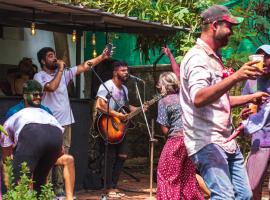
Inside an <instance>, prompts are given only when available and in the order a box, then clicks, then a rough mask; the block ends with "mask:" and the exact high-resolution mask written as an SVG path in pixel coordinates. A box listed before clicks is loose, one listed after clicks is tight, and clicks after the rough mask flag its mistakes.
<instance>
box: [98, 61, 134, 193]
mask: <svg viewBox="0 0 270 200" xmlns="http://www.w3.org/2000/svg"><path fill="white" fill-rule="evenodd" d="M127 79H128V65H127V63H126V62H123V61H115V62H114V63H113V77H112V79H110V80H108V81H106V82H105V86H106V87H107V88H108V89H109V91H110V92H111V95H112V96H113V97H114V99H115V100H116V101H117V102H118V103H119V105H120V106H124V105H126V106H127V105H128V90H127V87H126V86H124V85H123V83H125V82H126V81H127ZM107 94H108V91H107V90H106V89H105V87H104V86H103V85H100V87H99V89H98V92H97V101H96V108H97V110H98V111H99V112H102V113H107V112H108V107H107V102H108V99H107ZM128 107H129V109H130V111H131V112H132V111H134V110H135V109H137V108H136V107H134V106H131V105H128ZM109 116H112V117H117V118H119V119H121V120H126V119H127V116H128V114H124V113H122V112H120V111H119V106H118V105H117V103H116V102H115V101H114V100H113V98H111V99H110V101H109ZM126 159H127V141H126V138H124V139H123V140H122V141H121V142H120V143H119V144H109V145H108V156H107V169H106V172H107V177H106V179H107V180H106V183H107V188H106V189H109V191H108V195H109V197H111V198H113V197H121V196H124V195H125V194H123V193H120V192H119V191H118V190H117V189H116V186H117V182H118V179H119V176H120V173H121V171H122V168H123V165H124V161H125V160H126ZM104 181H105V180H104Z"/></svg>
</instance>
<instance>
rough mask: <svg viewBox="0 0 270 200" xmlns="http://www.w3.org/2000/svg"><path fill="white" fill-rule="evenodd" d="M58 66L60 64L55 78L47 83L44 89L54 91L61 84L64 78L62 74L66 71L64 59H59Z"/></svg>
mask: <svg viewBox="0 0 270 200" xmlns="http://www.w3.org/2000/svg"><path fill="white" fill-rule="evenodd" d="M57 66H58V71H57V73H56V75H55V76H54V78H53V79H52V80H51V81H50V82H47V83H45V85H44V91H47V92H54V91H55V90H57V88H58V87H59V84H60V81H61V79H62V75H63V72H64V67H65V63H64V61H63V60H57Z"/></svg>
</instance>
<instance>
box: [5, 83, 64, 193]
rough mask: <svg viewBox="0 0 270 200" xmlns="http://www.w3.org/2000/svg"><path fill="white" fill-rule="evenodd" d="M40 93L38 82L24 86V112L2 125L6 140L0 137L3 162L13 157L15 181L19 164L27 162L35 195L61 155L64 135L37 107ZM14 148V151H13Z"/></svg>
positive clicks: (15, 114)
mask: <svg viewBox="0 0 270 200" xmlns="http://www.w3.org/2000/svg"><path fill="white" fill-rule="evenodd" d="M41 92H42V86H41V85H40V84H39V83H38V82H37V81H28V82H27V83H25V84H24V86H23V100H24V101H23V104H24V108H23V109H20V110H19V111H18V112H16V113H14V114H12V115H11V116H10V117H9V118H8V119H7V120H6V121H5V123H4V128H5V130H6V131H7V132H8V134H9V136H4V135H3V134H2V135H1V146H2V150H3V160H5V159H6V157H7V156H11V155H12V154H13V155H14V159H13V169H14V177H15V180H19V177H20V170H21V164H22V162H26V163H27V166H28V167H29V169H30V172H31V174H32V175H33V181H34V184H33V187H34V189H35V190H36V191H37V192H38V193H40V191H41V186H42V185H44V184H45V183H46V178H47V175H48V173H49V171H50V169H51V167H52V166H53V165H54V163H55V162H56V161H57V159H58V157H60V155H61V152H62V141H63V135H62V133H63V131H64V129H63V128H62V126H61V125H60V124H59V123H58V121H57V120H56V119H55V117H53V116H52V115H51V114H50V113H48V111H47V110H46V109H44V108H43V109H42V108H41V107H40V102H41V96H42V95H41ZM52 138H53V140H52ZM15 146H16V149H13V147H15ZM13 151H14V153H13Z"/></svg>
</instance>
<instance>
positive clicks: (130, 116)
mask: <svg viewBox="0 0 270 200" xmlns="http://www.w3.org/2000/svg"><path fill="white" fill-rule="evenodd" d="M161 98H162V96H161V95H159V96H156V97H154V98H153V99H151V100H150V101H148V102H147V105H148V106H151V105H153V104H154V103H156V102H157V101H158V100H160V99H161ZM140 112H142V108H141V107H140V108H138V109H136V110H135V111H133V112H131V113H130V114H129V115H128V120H130V119H131V118H133V117H135V116H136V115H138V114H139V113H140Z"/></svg>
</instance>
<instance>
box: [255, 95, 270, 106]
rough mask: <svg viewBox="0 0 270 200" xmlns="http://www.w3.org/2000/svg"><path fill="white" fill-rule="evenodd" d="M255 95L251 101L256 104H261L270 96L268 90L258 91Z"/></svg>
mask: <svg viewBox="0 0 270 200" xmlns="http://www.w3.org/2000/svg"><path fill="white" fill-rule="evenodd" d="M252 95H253V98H252V99H251V102H250V103H254V104H256V105H260V104H262V103H264V102H266V100H267V98H268V97H269V96H270V95H269V94H268V93H266V92H256V93H254V94H252Z"/></svg>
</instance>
